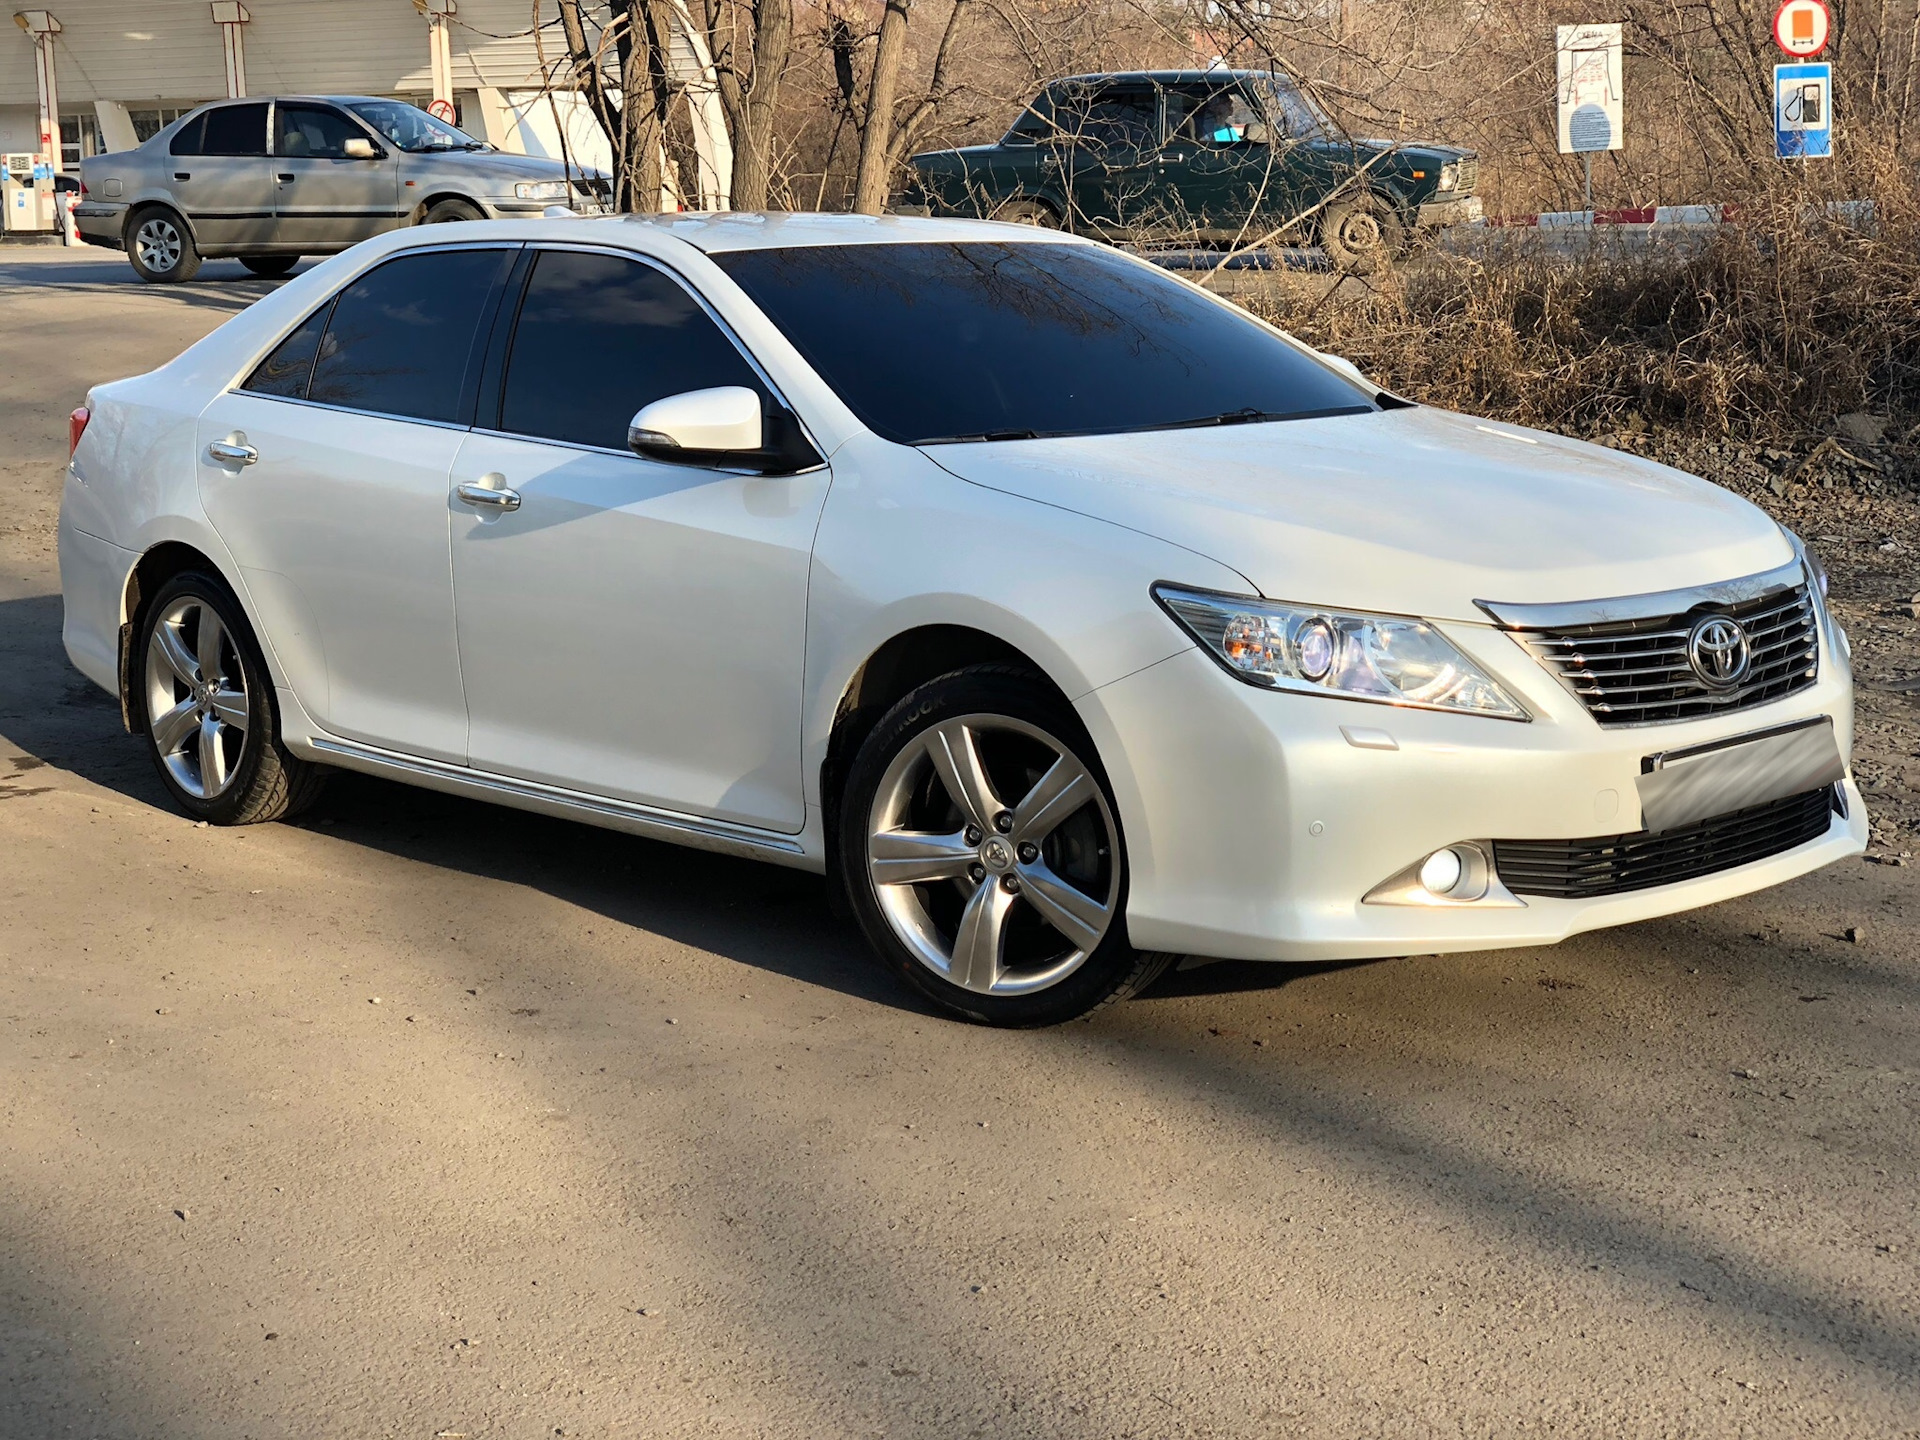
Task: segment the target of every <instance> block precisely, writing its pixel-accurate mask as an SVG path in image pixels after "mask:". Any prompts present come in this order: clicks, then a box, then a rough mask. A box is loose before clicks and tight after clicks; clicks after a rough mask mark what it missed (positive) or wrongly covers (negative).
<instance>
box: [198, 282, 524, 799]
mask: <svg viewBox="0 0 1920 1440" xmlns="http://www.w3.org/2000/svg"><path fill="white" fill-rule="evenodd" d="M517 250H518V247H512V248H503V247H493V248H478V249H449V250H431V251H423V252H418V253H409V254H407V255H404V256H401V257H399V258H397V259H394V260H389V261H387V262H386V263H385V264H383V265H380V266H377V267H375V268H374V269H373V270H370V271H369V272H367V274H365V275H363V276H361V277H360V278H359V279H358V280H356V281H354V282H353V283H352V284H350V285H349V286H347V287H346V289H345V290H344V291H342V292H341V294H340V297H339V299H338V301H337V302H333V303H330V304H329V305H326V306H323V307H322V308H321V310H320V311H319V312H318V313H317V314H315V315H314V316H312V317H310V318H309V320H308V321H307V322H306V323H305V324H303V325H301V326H300V327H299V328H298V329H297V330H295V331H294V332H293V334H291V335H290V336H288V337H287V339H286V340H285V341H283V342H282V343H281V345H280V346H279V347H278V348H277V349H276V350H275V351H274V352H273V353H272V354H270V355H269V356H268V357H267V358H266V360H264V361H263V362H262V363H261V364H260V366H259V367H258V368H257V369H256V370H255V371H254V372H253V374H252V375H250V376H248V377H247V379H246V380H245V381H244V382H242V384H241V386H240V387H239V388H237V389H234V390H231V391H228V392H227V393H225V394H223V395H221V396H220V397H219V398H218V399H216V400H215V401H214V402H213V404H212V405H210V406H209V407H208V408H207V409H206V411H205V412H203V414H202V415H201V417H200V423H199V433H198V434H197V436H196V437H195V439H196V447H195V448H196V453H197V455H198V457H199V473H200V495H201V502H202V504H203V505H204V506H205V507H206V511H207V517H208V518H209V519H210V520H211V521H212V522H213V526H214V529H215V530H217V531H218V532H219V534H220V537H221V539H222V540H223V541H225V542H226V545H227V548H228V549H229V550H230V551H231V552H232V554H233V555H234V556H235V558H236V560H237V561H238V563H239V566H240V578H241V581H242V583H243V584H244V586H245V587H246V590H247V593H248V595H249V597H250V598H251V600H252V602H253V604H254V607H255V609H256V611H257V613H258V615H259V617H260V619H261V621H262V628H263V630H264V632H265V633H264V634H263V635H262V637H261V639H262V643H263V644H265V645H266V646H268V647H270V650H271V652H272V654H273V655H274V656H275V657H276V659H277V660H278V662H279V669H280V675H281V678H282V680H283V681H284V682H285V683H286V684H287V685H288V686H290V687H291V688H292V690H293V691H294V693H295V694H296V695H297V696H298V697H299V699H300V702H301V704H302V705H303V706H304V707H305V708H306V710H307V712H308V714H309V715H311V716H312V717H313V719H314V720H315V721H316V722H317V723H318V724H319V725H320V726H322V727H323V728H324V729H325V730H327V731H329V732H331V733H332V734H335V735H338V736H342V737H344V738H346V739H350V740H358V741H362V742H364V743H366V744H369V745H374V746H379V747H381V748H384V749H389V750H397V751H403V752H406V753H408V754H415V755H424V756H430V757H432V758H435V759H440V760H449V761H453V762H455V763H458V762H462V761H464V760H465V759H466V742H467V714H466V706H465V702H464V699H463V696H462V692H461V685H460V661H459V655H458V652H457V649H456V645H455V636H454V610H453V576H452V573H451V569H450V564H449V560H448V555H447V487H448V483H449V476H450V475H451V473H452V470H453V465H454V458H455V456H456V455H457V454H458V453H459V449H460V442H461V439H462V438H463V436H464V435H465V433H466V426H465V420H466V416H467V414H468V413H469V407H470V406H471V404H472V393H473V388H474V385H475V383H476V382H477V371H478V351H479V350H480V349H482V348H483V345H484V334H485V331H486V328H487V324H488V321H489V319H490V315H491V310H492V308H493V306H494V305H495V304H496V302H497V296H498V290H499V288H500V284H501V281H502V279H503V278H504V274H505V272H506V270H507V268H508V266H509V265H510V264H511V262H512V259H513V256H514V255H515V254H516V253H517ZM214 445H220V446H222V447H227V446H232V447H236V449H235V450H232V451H228V452H227V453H228V454H229V455H236V454H237V455H238V456H239V457H240V458H229V459H221V458H219V457H218V456H217V455H216V454H215V453H214V452H213V451H211V450H210V449H209V447H210V446H214ZM246 449H250V450H252V452H253V453H254V456H255V458H254V459H253V460H252V461H251V462H247V461H246V460H245V459H244V451H245V450H246Z"/></svg>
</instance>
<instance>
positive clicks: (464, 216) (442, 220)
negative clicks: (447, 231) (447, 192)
mask: <svg viewBox="0 0 1920 1440" xmlns="http://www.w3.org/2000/svg"><path fill="white" fill-rule="evenodd" d="M486 218H487V217H486V216H484V215H482V214H481V213H480V212H479V210H477V209H476V208H474V207H473V206H472V205H469V204H468V203H467V202H466V201H464V200H442V201H439V202H438V203H436V204H434V205H432V206H431V207H429V208H428V210H427V213H426V214H425V215H422V216H421V217H420V223H421V224H422V225H451V224H453V223H454V222H455V221H458V220H484V219H486Z"/></svg>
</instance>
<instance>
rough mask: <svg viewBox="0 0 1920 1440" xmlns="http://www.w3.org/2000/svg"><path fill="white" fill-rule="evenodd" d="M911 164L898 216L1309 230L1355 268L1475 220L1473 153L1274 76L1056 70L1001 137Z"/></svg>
mask: <svg viewBox="0 0 1920 1440" xmlns="http://www.w3.org/2000/svg"><path fill="white" fill-rule="evenodd" d="M912 163H913V173H912V177H911V179H910V180H909V181H908V184H907V187H906V189H905V190H904V191H903V192H902V193H901V194H900V195H898V196H897V197H895V204H894V207H893V208H895V209H896V210H899V211H901V212H903V213H909V214H931V215H968V216H983V215H984V216H991V217H993V218H994V219H998V220H1016V221H1024V222H1026V223H1028V224H1032V225H1051V226H1056V227H1059V228H1061V229H1066V230H1072V231H1076V232H1078V233H1081V234H1090V235H1098V236H1100V237H1102V238H1105V239H1109V240H1126V241H1132V242H1146V243H1149V244H1169V245H1178V244H1189V245H1208V246H1214V245H1221V244H1229V245H1249V246H1252V245H1261V244H1273V245H1298V244H1303V243H1309V242H1315V241H1317V242H1318V243H1319V244H1320V245H1322V246H1323V247H1324V248H1325V249H1326V251H1327V254H1328V256H1329V257H1330V258H1331V259H1332V260H1333V261H1334V263H1335V264H1338V265H1341V266H1343V267H1348V268H1355V269H1369V268H1372V267H1374V266H1376V265H1378V264H1380V263H1382V261H1383V260H1385V259H1386V258H1388V257H1390V256H1391V255H1392V254H1393V253H1394V252H1395V251H1396V250H1398V249H1399V248H1400V247H1401V246H1402V244H1403V243H1404V242H1405V240H1406V239H1407V237H1408V236H1409V235H1410V234H1412V233H1413V232H1414V231H1416V230H1421V229H1426V228H1429V227H1433V226H1438V225H1452V224H1458V223H1461V222H1463V221H1470V220H1477V219H1479V218H1480V198H1479V197H1478V196H1477V195H1475V194H1474V193H1473V188H1474V184H1475V181H1476V180H1477V179H1478V174H1479V168H1480V162H1479V158H1478V157H1477V156H1476V155H1475V154H1474V153H1473V152H1472V151H1470V150H1462V149H1460V148H1458V147H1456V146H1451V145H1433V144H1427V143H1424V142H1419V143H1408V142H1405V141H1387V140H1356V139H1353V138H1352V137H1350V136H1348V135H1347V134H1346V133H1345V132H1344V131H1343V130H1342V129H1341V128H1340V126H1339V125H1338V124H1337V123H1335V121H1334V120H1333V119H1332V118H1331V117H1330V116H1328V115H1327V113H1326V112H1325V111H1324V110H1322V109H1321V108H1320V106H1319V105H1317V104H1316V103H1315V102H1314V100H1313V98H1312V97H1311V96H1310V95H1308V94H1307V93H1306V92H1305V91H1303V90H1302V89H1301V88H1300V87H1299V85H1297V84H1296V83H1295V82H1294V81H1293V80H1292V79H1291V78H1290V77H1288V76H1286V75H1280V74H1274V73H1271V72H1268V71H1247V70H1156V71H1143V72H1138V73H1134V74H1125V75H1076V76H1074V77H1072V78H1071V79H1067V80H1056V81H1054V82H1053V83H1052V84H1051V85H1048V86H1047V87H1046V89H1044V90H1042V91H1041V92H1040V94H1039V95H1038V96H1037V97H1036V98H1035V99H1034V100H1033V102H1032V103H1031V104H1030V105H1028V106H1027V108H1026V111H1025V112H1024V113H1023V114H1022V115H1021V116H1020V118H1019V119H1018V120H1016V121H1015V122H1014V125H1013V128H1012V129H1011V130H1009V131H1008V132H1007V133H1006V135H1005V137H1004V138H1002V139H1001V140H1000V142H999V143H998V144H996V145H969V146H967V147H965V148H963V149H959V150H935V151H930V152H928V153H926V154H922V155H915V156H914V157H913V162H912ZM1289 221H1293V222H1294V223H1293V224H1291V225H1289V224H1288V223H1287V222H1289ZM1282 227H1285V228H1282ZM1276 231H1278V232H1279V233H1277V234H1275V233H1274V232H1276Z"/></svg>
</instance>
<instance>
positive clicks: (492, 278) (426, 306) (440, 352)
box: [307, 250, 514, 420]
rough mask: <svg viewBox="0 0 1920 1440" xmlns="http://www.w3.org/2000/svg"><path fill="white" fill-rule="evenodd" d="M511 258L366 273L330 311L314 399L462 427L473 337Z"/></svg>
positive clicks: (461, 255)
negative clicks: (461, 413) (452, 421)
mask: <svg viewBox="0 0 1920 1440" xmlns="http://www.w3.org/2000/svg"><path fill="white" fill-rule="evenodd" d="M513 256H514V252H513V251H512V250H436V251H431V252H429V253H427V254H424V255H404V256H402V257H400V258H399V259H397V260H389V261H388V262H387V263H386V264H384V265H380V266H377V267H375V268H374V269H372V270H369V271H368V272H367V273H366V274H365V275H362V276H361V277H360V278H359V279H358V280H356V281H354V282H353V283H352V284H351V285H349V286H348V287H347V288H346V289H345V290H343V291H341V292H340V298H339V300H338V301H337V302H336V303H335V304H334V307H333V318H332V320H331V321H329V322H328V325H327V334H326V338H325V339H323V340H322V341H321V342H320V353H319V356H318V358H317V359H316V360H315V361H314V366H313V384H312V386H311V387H310V388H309V389H308V391H307V398H308V399H310V400H317V401H320V402H322V403H324V404H328V405H345V406H348V407H350V408H352V409H355V410H374V411H378V412H379V413H381V414H383V415H405V416H408V417H410V418H413V419H416V420H458V419H460V418H462V417H461V415H460V402H461V396H462V394H463V393H464V390H465V384H466V376H467V374H468V365H469V362H470V361H477V357H476V356H475V355H474V353H473V352H474V351H475V349H476V344H475V332H476V331H477V330H478V329H479V324H480V318H481V316H482V315H484V314H486V313H487V310H488V308H489V307H488V302H489V301H490V300H491V298H492V293H493V287H494V286H495V285H497V284H498V283H499V282H500V280H501V279H502V278H503V277H504V275H505V274H506V270H507V267H508V265H510V264H511V263H512V261H513Z"/></svg>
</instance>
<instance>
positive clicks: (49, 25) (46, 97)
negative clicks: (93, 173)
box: [13, 10, 63, 172]
mask: <svg viewBox="0 0 1920 1440" xmlns="http://www.w3.org/2000/svg"><path fill="white" fill-rule="evenodd" d="M13 23H14V24H16V25H18V26H19V27H20V28H21V29H22V30H24V31H26V32H27V34H29V35H30V36H32V37H33V76H34V80H35V81H36V82H37V83H38V85H39V90H40V153H41V154H42V155H44V156H46V158H47V159H48V160H49V161H51V162H52V164H53V168H54V170H55V171H56V172H57V171H59V170H60V169H62V168H63V167H62V165H61V163H60V85H59V78H58V76H57V75H56V74H55V72H54V63H53V41H54V37H55V36H56V35H58V34H59V33H60V22H59V21H58V20H56V19H54V18H53V16H52V15H51V14H49V13H48V12H47V11H45V10H20V11H16V12H15V14H14V17H13Z"/></svg>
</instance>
